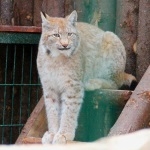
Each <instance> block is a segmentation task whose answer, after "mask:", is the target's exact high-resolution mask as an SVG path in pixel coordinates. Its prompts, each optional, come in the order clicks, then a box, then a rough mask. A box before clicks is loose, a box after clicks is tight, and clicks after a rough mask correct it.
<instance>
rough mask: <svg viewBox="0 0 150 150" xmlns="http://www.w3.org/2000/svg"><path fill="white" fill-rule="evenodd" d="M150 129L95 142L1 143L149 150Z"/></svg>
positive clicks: (14, 148)
mask: <svg viewBox="0 0 150 150" xmlns="http://www.w3.org/2000/svg"><path fill="white" fill-rule="evenodd" d="M149 148H150V130H149V129H147V130H141V131H138V132H135V133H130V134H127V135H121V136H116V137H107V138H104V139H101V140H99V141H97V142H93V143H72V144H66V145H39V144H38V145H11V146H6V145H1V146H0V149H1V150H33V149H36V150H45V149H49V150H91V149H92V150H112V149H113V150H149Z"/></svg>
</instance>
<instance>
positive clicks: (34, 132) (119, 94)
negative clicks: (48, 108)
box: [16, 90, 131, 144]
mask: <svg viewBox="0 0 150 150" xmlns="http://www.w3.org/2000/svg"><path fill="white" fill-rule="evenodd" d="M90 95H91V94H90ZM130 95H131V92H130V91H123V90H122V91H121V90H119V91H118V90H97V91H93V92H92V97H93V100H91V99H90V102H88V101H85V103H84V106H83V107H84V108H88V112H89V111H90V110H93V111H94V112H95V111H96V112H97V110H98V107H99V103H101V102H102V103H104V101H105V100H106V103H109V105H111V107H113V105H117V106H118V107H123V106H124V105H125V103H126V101H127V100H128V99H129V97H130ZM106 97H107V98H106ZM86 100H87V99H86ZM89 104H90V105H91V106H88V105H89ZM101 105H102V104H101ZM84 108H83V109H84ZM86 113H87V112H84V110H83V111H82V114H83V116H81V119H82V122H84V121H87V120H86V118H85V116H86V115H87V114H86ZM91 113H92V111H91ZM97 115H98V114H97ZM88 120H89V117H88ZM79 124H80V125H79V126H82V127H83V123H81V122H80V123H79ZM86 124H88V122H86ZM87 126H88V125H87ZM89 126H90V125H89ZM95 127H97V128H98V127H99V124H97V125H95ZM84 128H85V127H84ZM46 130H47V120H46V115H45V107H44V100H43V97H42V98H41V99H40V101H39V103H38V104H37V106H36V107H35V109H34V110H33V112H32V114H31V116H30V118H29V119H28V120H27V123H26V124H25V126H24V128H23V129H22V132H21V134H20V135H19V137H18V139H17V141H16V144H22V143H25V142H26V143H29V142H28V141H30V140H29V139H30V137H31V138H32V137H34V138H33V139H32V141H33V143H34V142H37V143H39V138H41V137H42V136H43V134H44V132H45V131H46ZM97 130H99V129H95V130H94V131H93V132H95V131H97ZM81 131H82V134H84V130H83V129H82V128H80V130H79V131H77V134H80V133H81ZM85 131H86V130H85ZM85 136H86V133H85V135H79V136H78V137H85ZM35 138H38V139H35ZM78 139H80V138H78ZM24 140H25V142H24Z"/></svg>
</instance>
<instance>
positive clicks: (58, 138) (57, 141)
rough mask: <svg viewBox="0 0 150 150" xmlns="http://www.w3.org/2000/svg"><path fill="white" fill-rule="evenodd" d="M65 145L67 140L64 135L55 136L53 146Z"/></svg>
mask: <svg viewBox="0 0 150 150" xmlns="http://www.w3.org/2000/svg"><path fill="white" fill-rule="evenodd" d="M66 143H67V140H66V137H65V135H63V134H60V133H58V134H56V135H55V137H54V140H53V144H66Z"/></svg>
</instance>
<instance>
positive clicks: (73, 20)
mask: <svg viewBox="0 0 150 150" xmlns="http://www.w3.org/2000/svg"><path fill="white" fill-rule="evenodd" d="M77 16H78V15H77V12H76V10H74V11H73V12H72V13H71V14H70V15H69V16H67V20H68V21H69V22H70V23H71V24H72V25H75V23H76V22H77Z"/></svg>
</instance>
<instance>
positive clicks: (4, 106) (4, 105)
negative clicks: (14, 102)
mask: <svg viewBox="0 0 150 150" xmlns="http://www.w3.org/2000/svg"><path fill="white" fill-rule="evenodd" d="M5 59H6V61H5V81H4V82H5V83H6V82H7V67H8V66H7V63H8V45H7V46H6V58H5ZM6 94H7V93H6V86H5V88H4V104H3V121H2V122H3V124H5V111H6ZM3 143H4V127H3V128H2V144H3Z"/></svg>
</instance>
